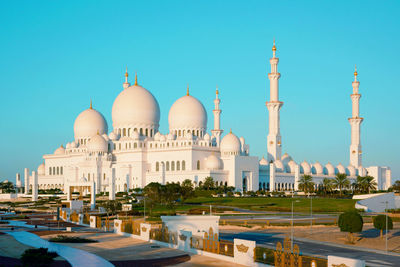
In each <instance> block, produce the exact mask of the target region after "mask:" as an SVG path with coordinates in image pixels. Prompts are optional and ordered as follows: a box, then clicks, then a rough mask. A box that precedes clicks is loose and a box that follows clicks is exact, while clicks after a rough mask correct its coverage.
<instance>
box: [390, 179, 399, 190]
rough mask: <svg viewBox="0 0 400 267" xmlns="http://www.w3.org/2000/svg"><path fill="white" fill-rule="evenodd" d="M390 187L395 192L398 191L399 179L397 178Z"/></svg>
mask: <svg viewBox="0 0 400 267" xmlns="http://www.w3.org/2000/svg"><path fill="white" fill-rule="evenodd" d="M390 189H392V190H393V191H395V192H400V180H397V181H396V182H395V183H394V184H393V185H392V186H391V187H390Z"/></svg>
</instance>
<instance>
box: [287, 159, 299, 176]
mask: <svg viewBox="0 0 400 267" xmlns="http://www.w3.org/2000/svg"><path fill="white" fill-rule="evenodd" d="M296 166H297V164H296V162H294V160H291V161H289V162H288V164H287V166H286V170H287V172H290V173H294V171H295V169H296Z"/></svg>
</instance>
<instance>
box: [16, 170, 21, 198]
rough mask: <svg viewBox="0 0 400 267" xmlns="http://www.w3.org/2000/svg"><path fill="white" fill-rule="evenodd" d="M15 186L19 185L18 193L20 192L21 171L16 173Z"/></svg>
mask: <svg viewBox="0 0 400 267" xmlns="http://www.w3.org/2000/svg"><path fill="white" fill-rule="evenodd" d="M15 186H16V187H17V193H19V191H20V188H21V187H22V182H21V174H19V173H17V174H16V175H15Z"/></svg>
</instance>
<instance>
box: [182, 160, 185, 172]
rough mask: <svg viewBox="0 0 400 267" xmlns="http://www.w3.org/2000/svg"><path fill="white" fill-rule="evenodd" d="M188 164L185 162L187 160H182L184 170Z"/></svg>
mask: <svg viewBox="0 0 400 267" xmlns="http://www.w3.org/2000/svg"><path fill="white" fill-rule="evenodd" d="M185 165H186V164H185V161H184V160H182V171H184V170H185V169H186V166H185Z"/></svg>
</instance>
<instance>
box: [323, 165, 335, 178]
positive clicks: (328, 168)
mask: <svg viewBox="0 0 400 267" xmlns="http://www.w3.org/2000/svg"><path fill="white" fill-rule="evenodd" d="M325 168H326V171H327V174H328V175H335V167H334V166H333V165H332V164H331V163H330V162H329V163H328V164H326V165H325Z"/></svg>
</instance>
